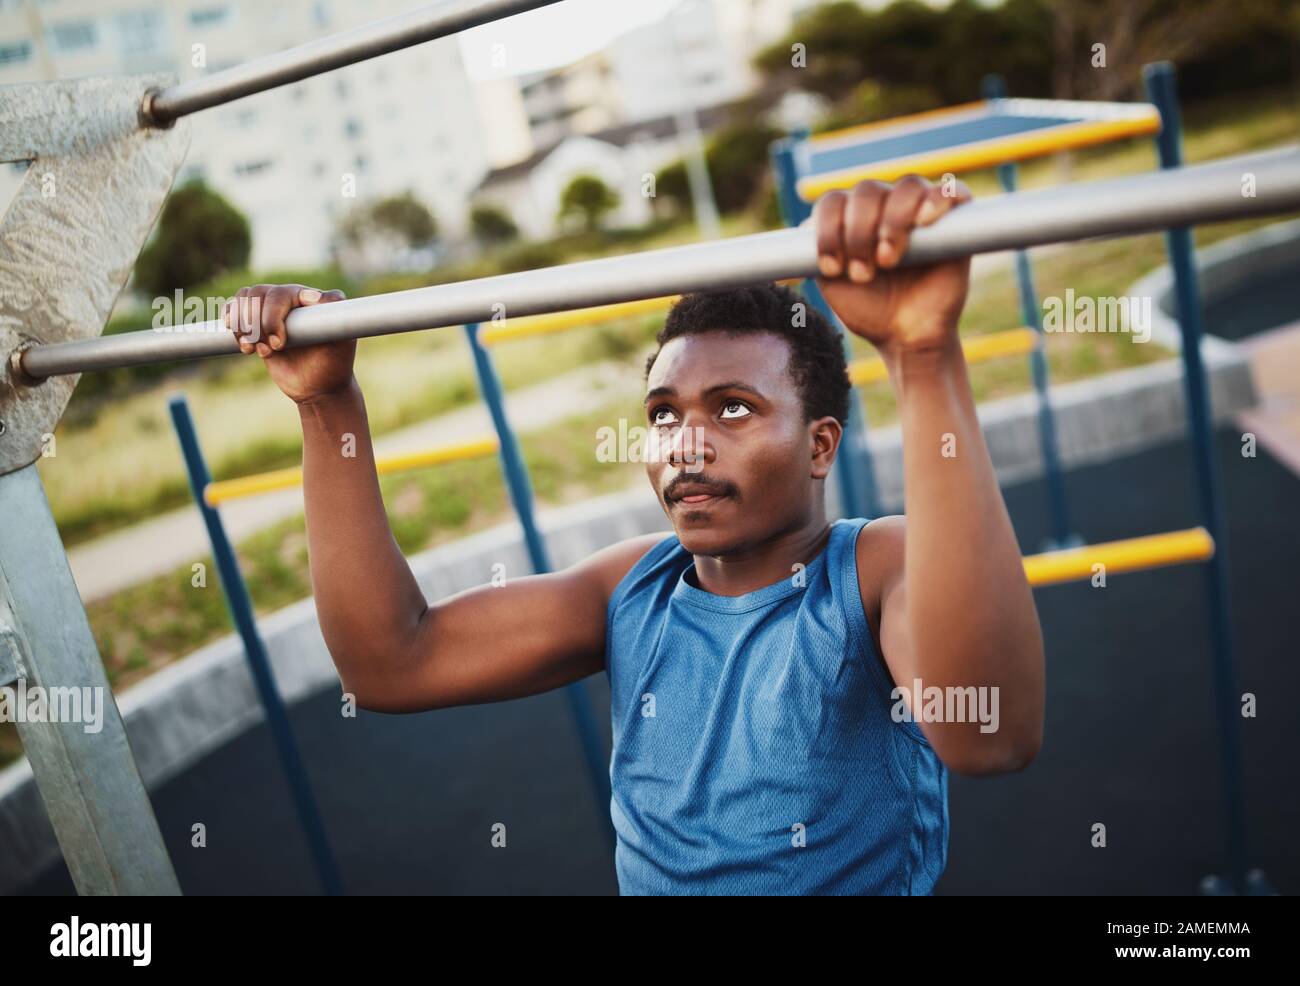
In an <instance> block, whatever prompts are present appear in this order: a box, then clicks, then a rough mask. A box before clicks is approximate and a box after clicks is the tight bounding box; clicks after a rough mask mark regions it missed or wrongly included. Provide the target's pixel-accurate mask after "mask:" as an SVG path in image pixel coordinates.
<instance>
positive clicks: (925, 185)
mask: <svg viewBox="0 0 1300 986" xmlns="http://www.w3.org/2000/svg"><path fill="white" fill-rule="evenodd" d="M931 187H932V186H931V185H930V183H929V182H928V181H926V180H925V179H924V178H922V177H921V176H920V175H906V176H904V177H902V178H900V179H899V180H898V181H897V182H895V183H894V187H893V188H892V189H891V190H890V192H889V197H888V198H887V199H886V200H885V206H884V209H883V210H882V211H881V214H880V228H879V240H878V243H877V246H876V263H878V264H879V265H880V266H881V267H884V268H890V267H894V266H897V264H898V262H899V260H901V259H902V257H903V254H905V253H906V252H907V245H908V243H909V242H910V241H911V238H912V228H913V227H914V226H915V225H916V214H917V212H918V211H919V210H920V208H921V206H922V204H924V202H925V201H926V196H927V194H928V193H929V191H930V188H931Z"/></svg>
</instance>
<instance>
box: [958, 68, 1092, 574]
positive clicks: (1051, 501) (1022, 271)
mask: <svg viewBox="0 0 1300 986" xmlns="http://www.w3.org/2000/svg"><path fill="white" fill-rule="evenodd" d="M980 89H981V92H982V95H983V96H984V98H985V99H1005V98H1006V95H1007V87H1006V82H1004V81H1003V79H1002V76H1000V75H986V76H985V77H984V80H983V82H982V83H981V85H980ZM1016 171H1017V169H1016V165H1015V164H1014V163H1008V164H1001V165H999V166H998V180H999V181H1000V182H1001V183H1002V190H1003V191H1006V192H1014V191H1015V190H1016ZM1016 284H1017V287H1018V289H1019V293H1020V317H1021V319H1023V321H1024V324H1025V325H1027V326H1030V327H1031V328H1032V329H1034V331H1036V332H1037V333H1038V346H1037V347H1035V349H1034V351H1033V352H1032V353H1030V355H1029V365H1030V369H1031V370H1032V372H1033V377H1034V392H1035V393H1036V394H1037V395H1038V442H1039V445H1040V447H1041V448H1042V452H1043V468H1044V474H1045V478H1046V480H1047V515H1048V523H1049V524H1050V530H1051V532H1052V533H1051V537H1050V538H1049V540H1048V541H1047V543H1046V544H1045V545H1044V549H1045V550H1048V551H1050V550H1053V549H1056V548H1070V547H1075V546H1077V545H1080V544H1082V543H1083V539H1082V538H1080V537H1079V536H1078V535H1077V534H1075V533H1074V532H1073V531H1071V530H1070V519H1069V511H1068V510H1067V509H1066V499H1065V479H1064V478H1063V476H1062V472H1061V454H1060V450H1059V447H1058V446H1057V442H1056V416H1055V414H1054V412H1053V411H1052V403H1051V399H1050V397H1049V394H1048V379H1047V354H1046V352H1044V349H1043V343H1044V342H1045V341H1046V340H1045V337H1044V333H1043V315H1042V311H1041V310H1040V308H1039V304H1038V292H1037V291H1035V290H1034V275H1033V270H1032V268H1031V267H1030V264H1029V251H1028V250H1017V251H1016Z"/></svg>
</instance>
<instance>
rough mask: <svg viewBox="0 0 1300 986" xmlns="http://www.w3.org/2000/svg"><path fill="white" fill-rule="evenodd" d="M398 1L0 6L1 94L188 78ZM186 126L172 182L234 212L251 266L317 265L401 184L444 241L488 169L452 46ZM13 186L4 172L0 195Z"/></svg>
mask: <svg viewBox="0 0 1300 986" xmlns="http://www.w3.org/2000/svg"><path fill="white" fill-rule="evenodd" d="M411 7H412V0H364V2H363V0H288V2H276V3H267V2H258V0H188V2H186V0H173V2H161V0H42V2H35V0H32V2H30V3H18V2H15V0H0V85H3V84H8V83H15V82H34V81H41V80H47V79H67V78H76V77H83V76H95V75H125V74H134V73H141V72H158V71H163V72H174V73H176V74H177V75H179V77H180V78H182V79H187V78H192V77H194V76H197V75H202V74H205V73H210V72H214V71H219V70H220V69H222V68H225V67H227V66H229V65H235V64H238V63H240V62H244V61H248V60H250V59H252V58H256V57H257V56H259V55H264V54H268V53H271V52H275V51H279V50H281V49H284V48H288V47H292V46H294V45H297V44H301V43H303V42H304V41H308V40H311V39H313V38H316V37H321V36H324V35H327V34H332V33H335V32H338V31H341V30H345V29H347V28H349V27H353V26H355V25H357V24H361V23H366V22H369V21H372V20H377V19H379V18H382V17H387V16H391V15H393V14H396V13H401V12H404V11H406V10H409V9H410V8H411ZM189 119H190V125H191V128H192V129H191V133H192V141H191V146H190V152H189V155H188V157H187V159H186V163H185V165H184V166H183V170H182V172H181V175H180V177H179V180H184V179H185V178H188V177H191V176H200V177H202V178H203V179H204V180H205V181H206V182H207V183H208V184H209V185H210V186H212V187H213V188H214V189H216V190H217V191H218V192H220V193H221V194H222V195H224V196H225V197H226V198H228V199H229V200H230V201H231V202H232V203H233V204H234V205H235V206H236V207H237V208H238V209H239V210H240V211H241V212H243V213H244V214H245V215H246V216H247V217H248V218H249V221H250V223H251V225H252V229H253V257H252V259H251V263H252V265H253V266H254V267H255V268H258V269H262V270H266V269H270V268H276V267H280V268H289V267H311V266H316V265H318V264H321V263H323V262H325V261H326V260H328V258H329V246H330V241H331V237H332V234H333V232H334V222H335V220H336V218H337V217H338V216H339V215H340V214H341V213H342V212H344V211H346V210H347V209H349V208H351V207H353V206H355V205H356V204H358V203H360V202H363V201H366V200H369V199H376V198H381V197H383V196H386V195H389V194H394V193H397V192H401V191H403V190H405V189H408V188H409V189H411V190H412V191H413V192H414V193H415V194H416V196H418V197H419V198H420V199H421V201H423V202H424V203H425V204H426V205H428V206H429V207H430V208H431V209H432V211H433V213H434V215H435V217H436V218H437V220H438V223H439V225H440V227H441V229H442V230H443V231H444V232H446V233H448V234H451V235H457V234H459V233H461V232H463V231H464V229H465V227H466V223H467V218H468V204H467V203H468V199H469V192H470V191H471V190H472V189H474V188H475V187H476V186H477V185H478V184H479V182H480V181H481V180H482V178H483V176H484V175H485V174H486V173H487V171H488V170H489V168H490V167H491V161H492V156H491V154H490V153H489V151H488V149H487V147H486V144H485V138H484V126H483V123H482V114H481V112H480V109H479V105H478V101H477V90H476V87H475V85H474V84H473V83H471V82H470V81H469V79H468V77H467V76H466V74H465V71H464V66H463V65H462V64H461V55H460V49H459V46H458V44H457V42H456V40H455V39H454V38H446V39H442V40H439V41H433V42H429V43H427V44H423V45H420V46H418V47H415V48H411V49H407V50H405V51H399V52H395V53H393V54H390V55H386V56H384V57H382V58H378V59H374V60H371V61H366V62H362V63H360V64H358V65H354V66H351V67H349V68H345V69H340V70H338V71H335V72H330V73H328V74H326V75H322V76H318V77H315V78H312V79H307V80H304V81H303V82H299V83H296V84H294V85H292V86H286V87H283V88H280V89H275V90H272V91H270V92H265V93H260V94H257V95H254V96H250V97H247V98H245V99H242V100H238V101H236V102H234V103H231V104H229V105H226V106H221V107H216V108H214V109H210V110H204V111H202V112H200V113H197V114H195V115H193V116H192V117H190V118H189ZM515 150H516V152H517V150H518V147H517V145H516V147H515ZM20 177H21V173H20V171H18V170H17V169H10V168H5V169H3V177H2V178H0V202H7V201H8V200H9V198H10V197H12V194H13V189H14V187H16V181H17V180H18V179H19V178H20Z"/></svg>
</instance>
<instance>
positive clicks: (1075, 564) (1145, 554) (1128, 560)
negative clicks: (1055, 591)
mask: <svg viewBox="0 0 1300 986" xmlns="http://www.w3.org/2000/svg"><path fill="white" fill-rule="evenodd" d="M1213 555H1214V539H1213V538H1212V537H1210V533H1209V531H1207V530H1206V529H1205V528H1204V527H1193V528H1190V529H1188V530H1185V531H1170V532H1169V533H1167V534H1149V535H1147V536H1146V537H1140V538H1129V539H1128V540H1125V541H1106V542H1103V543H1102V544H1088V545H1084V546H1083V547H1081V548H1066V549H1064V550H1063V551H1048V552H1046V553H1044V554H1041V555H1029V556H1028V557H1027V558H1025V560H1024V561H1025V575H1026V576H1027V577H1028V579H1029V584H1030V585H1055V584H1057V583H1058V582H1073V581H1076V580H1079V579H1090V578H1092V576H1093V575H1094V574H1095V573H1094V570H1093V567H1094V566H1095V565H1104V566H1105V572H1106V574H1107V575H1114V574H1116V573H1117V572H1137V571H1141V570H1143V569H1147V568H1160V567H1162V566H1164V565H1181V564H1185V563H1187V562H1194V561H1205V560H1207V559H1209V558H1211V557H1213Z"/></svg>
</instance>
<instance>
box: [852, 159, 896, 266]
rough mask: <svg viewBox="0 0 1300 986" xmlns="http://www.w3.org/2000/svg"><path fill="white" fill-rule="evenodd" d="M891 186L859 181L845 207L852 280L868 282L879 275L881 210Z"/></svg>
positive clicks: (876, 182) (882, 183) (877, 182)
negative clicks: (877, 272)
mask: <svg viewBox="0 0 1300 986" xmlns="http://www.w3.org/2000/svg"><path fill="white" fill-rule="evenodd" d="M889 192H890V188H889V186H888V185H886V184H885V183H884V182H879V181H860V182H858V183H857V184H856V185H854V186H853V191H852V193H850V195H849V204H848V208H846V209H845V211H844V250H845V253H846V254H847V255H848V265H849V266H848V271H849V280H851V281H854V282H856V283H858V284H866V283H868V282H869V281H870V280H871V279H872V278H873V277H875V276H876V241H877V238H878V236H879V230H878V229H877V227H878V226H879V225H880V215H881V211H882V210H883V209H884V205H885V199H886V197H887V196H888V195H889Z"/></svg>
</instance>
